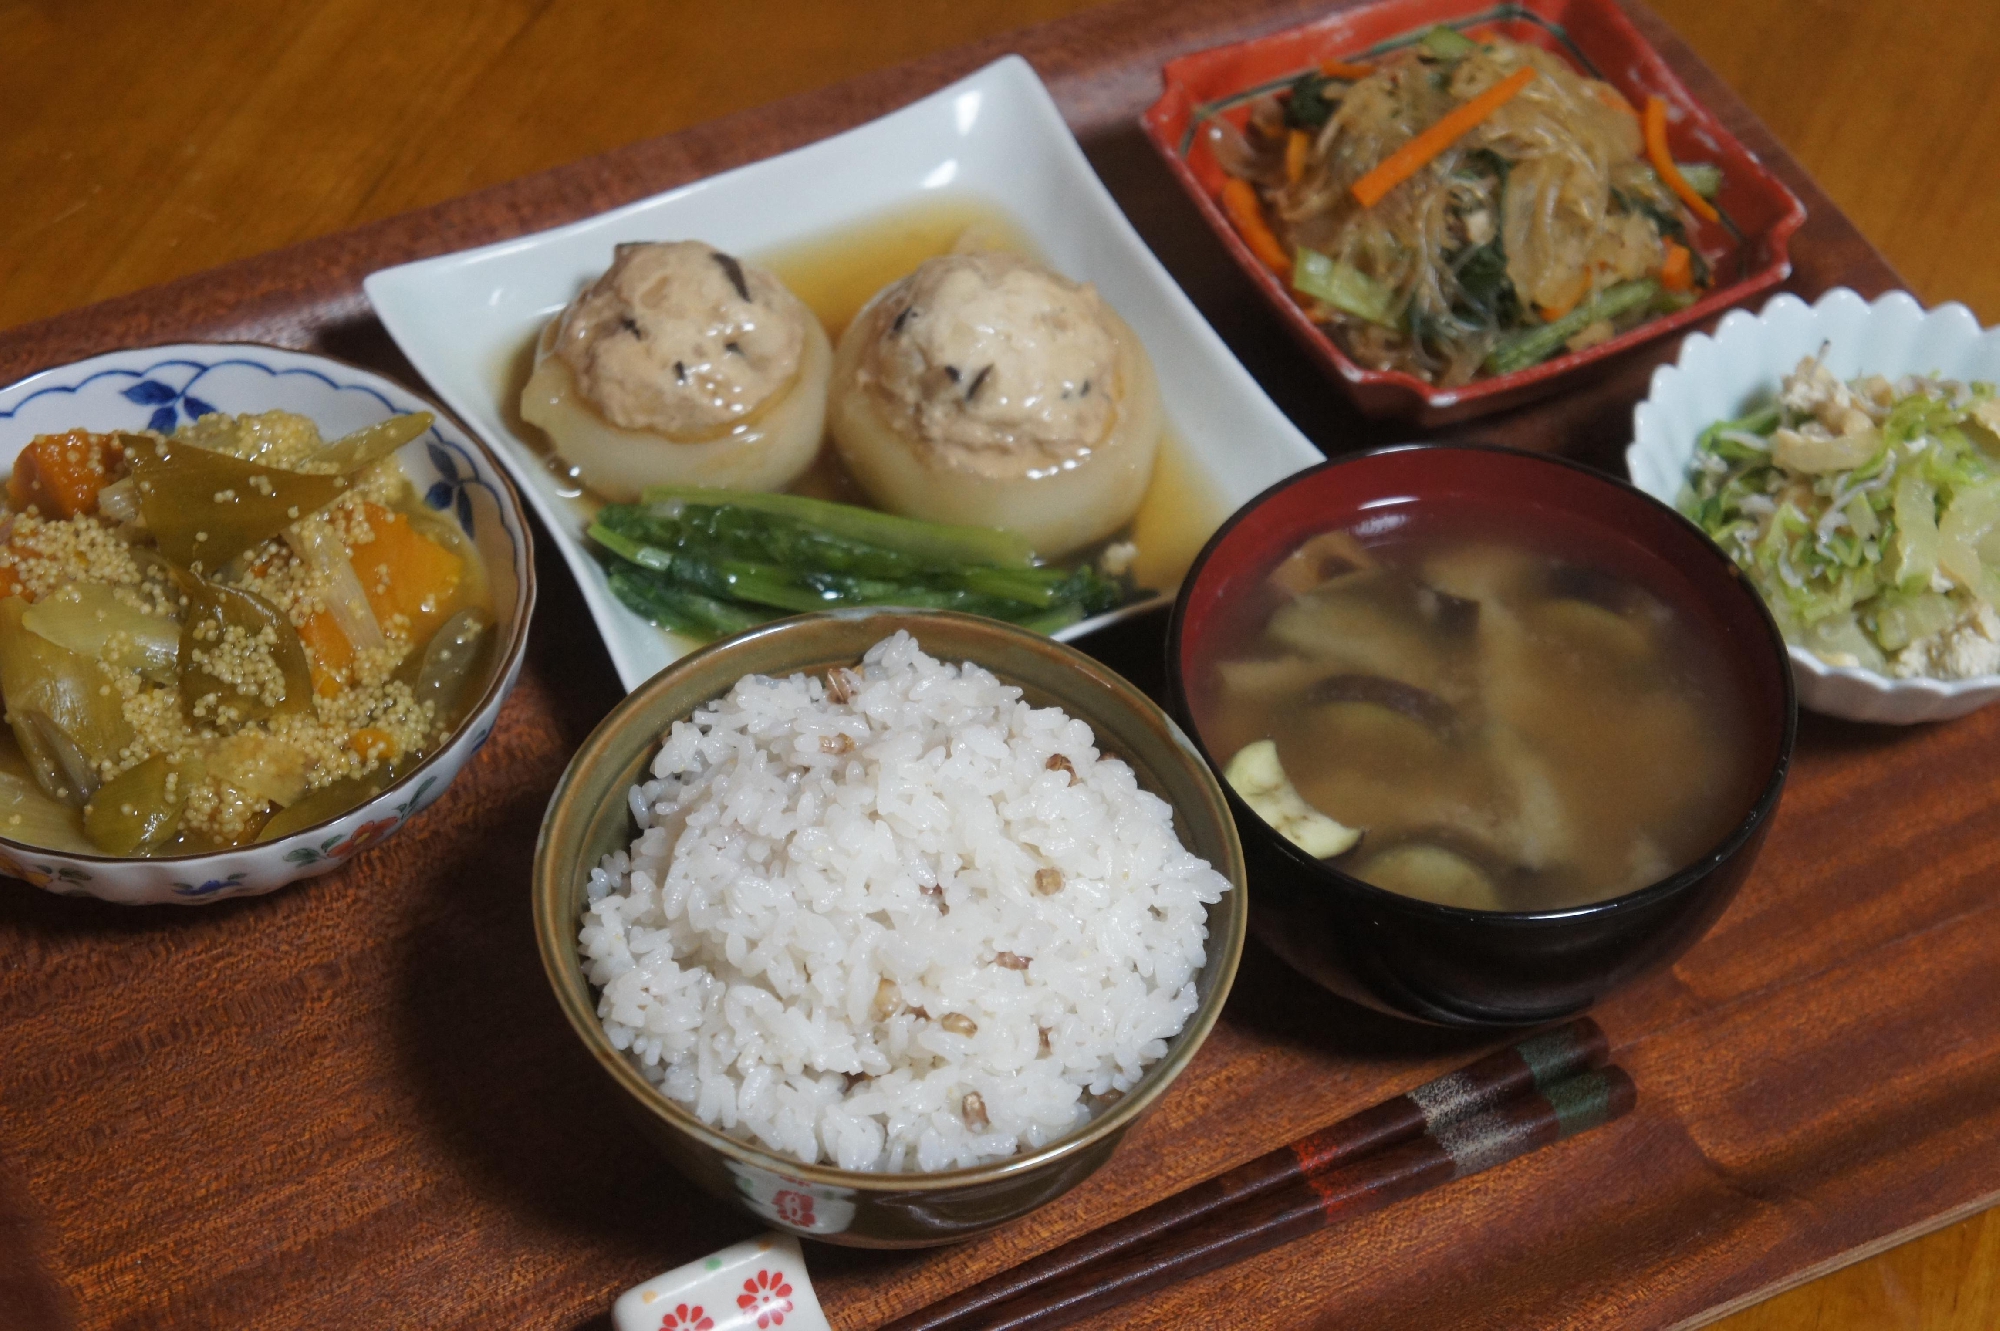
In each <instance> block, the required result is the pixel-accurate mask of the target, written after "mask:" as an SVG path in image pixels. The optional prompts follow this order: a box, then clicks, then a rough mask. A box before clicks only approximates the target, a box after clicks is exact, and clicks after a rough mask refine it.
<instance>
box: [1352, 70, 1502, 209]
mask: <svg viewBox="0 0 2000 1331" xmlns="http://www.w3.org/2000/svg"><path fill="white" fill-rule="evenodd" d="M1534 77H1535V67H1534V66H1533V65H1524V66H1522V67H1521V68H1520V69H1517V70H1515V71H1514V72H1513V73H1512V74H1509V75H1508V76H1507V77H1506V78H1504V79H1501V80H1500V81H1499V82H1498V83H1496V84H1494V85H1493V86H1492V87H1490V88H1488V89H1487V90H1486V91H1485V92H1482V93H1480V94H1479V95H1478V96H1477V97H1472V98H1468V99H1467V100H1466V101H1464V102H1463V103H1461V104H1459V105H1458V106H1456V107H1453V108H1452V109H1451V111H1450V112H1448V113H1447V114H1445V115H1444V116H1442V117H1440V118H1439V119H1438V122H1437V123H1436V124H1435V125H1432V126H1431V127H1430V128H1429V129H1427V130H1425V131H1424V132H1423V133H1421V134H1419V135H1417V136H1416V137H1415V138H1413V139H1411V140H1410V141H1409V142H1408V143H1406V144H1404V145H1403V146H1402V147H1400V148H1398V149H1396V151H1394V152H1392V153H1390V154H1389V155H1388V156H1387V157H1384V158H1383V159H1382V160H1381V161H1380V162H1378V163H1376V164H1375V168H1374V169H1373V170H1372V171H1370V172H1369V173H1368V174H1367V175H1365V176H1363V177H1361V179H1359V180H1357V181H1355V182H1354V197H1355V198H1356V199H1358V200H1359V201H1360V203H1361V206H1362V207H1363V208H1373V207H1374V206H1375V205H1376V204H1378V203H1380V202H1381V201H1382V196H1383V195H1385V194H1387V193H1388V192H1389V191H1390V190H1392V189H1394V188H1396V186H1398V185H1400V184H1402V183H1403V182H1404V181H1406V180H1408V179H1409V178H1410V177H1411V176H1414V175H1415V174H1417V172H1419V171H1421V170H1423V169H1424V167H1425V165H1426V164H1428V163H1429V162H1430V160H1431V159H1432V158H1433V157H1436V156H1437V155H1438V154H1439V153H1441V152H1443V151H1444V150H1445V149H1446V148H1449V147H1450V146H1451V145H1452V144H1453V143H1455V142H1456V141H1457V140H1458V139H1459V138H1460V137H1461V136H1463V135H1464V134H1466V133H1467V132H1468V131H1470V130H1471V129H1472V128H1473V127H1474V126H1475V125H1477V124H1478V123H1479V122H1480V121H1482V120H1484V119H1486V117H1488V116H1490V115H1492V114H1493V113H1494V112H1495V111H1497V110H1499V109H1500V108H1501V107H1503V106H1505V105H1506V104H1507V103H1508V102H1510V101H1512V100H1514V95H1515V94H1516V93H1518V92H1520V91H1521V89H1523V88H1525V87H1527V86H1528V84H1529V82H1530V81H1531V80H1532V79H1533V78H1534Z"/></svg>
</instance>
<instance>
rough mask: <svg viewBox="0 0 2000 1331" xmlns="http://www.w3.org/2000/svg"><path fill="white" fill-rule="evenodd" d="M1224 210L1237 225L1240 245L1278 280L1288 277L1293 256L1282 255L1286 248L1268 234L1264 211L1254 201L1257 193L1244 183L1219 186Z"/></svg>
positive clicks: (1241, 181)
mask: <svg viewBox="0 0 2000 1331" xmlns="http://www.w3.org/2000/svg"><path fill="white" fill-rule="evenodd" d="M1222 207H1223V211H1225V212H1227V213H1228V214H1229V220H1230V221H1231V222H1232V223H1234V224H1235V226H1236V234H1237V235H1239V236H1242V237H1243V243H1244V244H1246V245H1248V246H1249V247H1250V252H1251V253H1252V254H1254V255H1256V256H1257V257H1258V258H1259V259H1262V260H1263V261H1264V266H1265V267H1267V268H1269V269H1270V270H1271V271H1272V272H1274V273H1276V274H1277V275H1278V276H1280V277H1290V276H1291V273H1292V256H1291V255H1289V254H1287V253H1285V247H1284V246H1283V245H1281V244H1279V243H1278V238H1277V236H1275V235H1273V234H1272V232H1271V227H1270V224H1269V223H1267V222H1266V221H1265V220H1264V210H1263V208H1262V207H1261V206H1260V205H1259V204H1258V202H1257V190H1256V188H1255V187H1254V186H1252V185H1251V183H1250V182H1249V181H1247V180H1237V179H1234V178H1232V179H1231V180H1229V181H1228V182H1227V183H1226V184H1224V185H1223V187H1222Z"/></svg>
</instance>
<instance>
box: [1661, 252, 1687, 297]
mask: <svg viewBox="0 0 2000 1331" xmlns="http://www.w3.org/2000/svg"><path fill="white" fill-rule="evenodd" d="M1660 285H1661V286H1663V287H1665V288H1666V289H1667V290H1668V291H1692V290H1694V255H1693V254H1692V253H1690V252H1689V250H1688V247H1687V246H1685V245H1677V244H1675V243H1674V242H1673V241H1671V240H1670V241H1668V242H1667V257H1666V258H1665V259H1664V260H1662V261H1661V263H1660Z"/></svg>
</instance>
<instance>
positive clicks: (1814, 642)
mask: <svg viewBox="0 0 2000 1331" xmlns="http://www.w3.org/2000/svg"><path fill="white" fill-rule="evenodd" d="M1824 354H1825V352H1824V350H1822V352H1821V355H1822V356H1823V355H1824ZM1680 508H1681V511H1682V512H1684V513H1686V514H1687V515H1688V516H1689V517H1691V518H1693V519H1694V520H1695V521H1696V522H1698V523H1700V524H1701V526H1702V528H1703V530H1705V531H1706V532H1707V533H1708V534H1709V536H1711V537H1712V538H1713V539H1714V540H1715V542H1716V543H1717V544H1718V545H1720V546H1721V547H1722V548H1723V549H1724V550H1726V551H1728V552H1729V554H1730V556H1731V557H1732V558H1734V559H1735V560H1736V562H1737V563H1738V564H1739V565H1741V566H1742V567H1743V569H1744V570H1745V571H1746V572H1748V573H1749V575H1750V577H1751V579H1752V580H1753V581H1754V582H1755V583H1756V584H1757V588H1758V590H1759V591H1761V592H1762V593H1763V595H1764V599H1765V601H1766V602H1767V603H1768V604H1769V605H1770V607H1771V613H1772V614H1773V615H1774V616H1775V617H1776V618H1777V621H1778V625H1779V627H1780V628H1781V629H1782V630H1783V631H1784V634H1785V638H1786V640H1787V641H1789V642H1792V643H1794V644H1796V645H1798V646H1800V647H1803V648H1805V649H1806V650H1808V651H1810V652H1812V653H1813V654H1815V655H1816V656H1818V657H1819V658H1820V659H1821V660H1823V661H1825V662H1827V664H1829V665H1836V666H1859V667H1862V668H1863V669H1867V670H1874V671H1878V672H1881V673H1883V674H1888V675H1894V676H1898V677H1904V678H1908V677H1914V676H1930V677H1932V678H1937V679H1962V678H1966V677H1969V676H1973V675H1988V674H1994V673H2000V613H1996V611H1995V606H1996V605H1997V604H2000V401H1996V399H1995V397H1994V389H1993V385H1992V384H1987V383H1974V384H1962V383H1956V382H1953V381H1950V380H1943V379H1935V378H1920V377H1916V376H1906V377H1904V378H1902V379H1899V380H1896V381H1893V382H1892V381H1890V380H1889V379H1886V378H1884V377H1883V376H1881V375H1879V374H1875V375H1866V376H1863V377H1862V378H1858V379H1855V380H1853V381H1852V382H1851V383H1842V382H1841V381H1840V380H1839V379H1838V378H1837V377H1836V376H1835V375H1834V374H1833V373H1832V372H1831V371H1830V370H1828V369H1827V368H1826V366H1825V365H1824V364H1823V363H1822V362H1821V360H1820V359H1819V358H1816V357H1812V356H1808V357H1807V358H1806V359H1804V360H1802V361H1800V362H1799V365H1798V368H1797V369H1795V370H1793V371H1792V373H1791V374H1789V375H1787V376H1786V378H1785V380H1784V383H1783V385H1782V387H1781V388H1780V391H1779V393H1778V399H1777V401H1776V402H1775V403H1773V404H1772V405H1771V406H1769V407H1766V408H1764V409H1763V410H1761V411H1758V412H1755V413H1753V414H1751V415H1749V416H1746V417H1744V418H1743V419H1741V420H1734V421H1719V422H1717V423H1716V424H1714V425H1711V426H1709V427H1708V429H1706V430H1704V431H1703V432H1702V435H1701V438H1700V441H1699V442H1698V444H1697V445H1696V452H1695V459H1694V463H1693V466H1692V469H1691V470H1690V472H1689V475H1688V483H1687V485H1686V487H1685V488H1684V489H1683V491H1682V493H1681V496H1680Z"/></svg>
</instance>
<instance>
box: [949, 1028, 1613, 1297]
mask: <svg viewBox="0 0 2000 1331" xmlns="http://www.w3.org/2000/svg"><path fill="white" fill-rule="evenodd" d="M1637 1095H1638V1092H1637V1090H1636V1088H1634V1086H1633V1085H1632V1079H1631V1078H1630V1077H1628V1076H1627V1075H1626V1074H1625V1072H1624V1070H1623V1069H1621V1068H1616V1067H1605V1068H1596V1069H1593V1070H1591V1071H1588V1072H1580V1073H1578V1074H1577V1075H1575V1076H1573V1077H1570V1078H1568V1079H1567V1080H1564V1081H1560V1082H1557V1083H1556V1084H1555V1085H1553V1086H1549V1087H1546V1088H1544V1089H1540V1090H1535V1091H1530V1092H1528V1093H1527V1094H1525V1095H1521V1096H1518V1097H1516V1098H1515V1099H1513V1100H1512V1101H1509V1102H1508V1103H1506V1104H1503V1105H1501V1106H1500V1107H1499V1108H1497V1109H1489V1110H1487V1111H1485V1112H1484V1113H1480V1114H1475V1115H1473V1116H1472V1117H1471V1118H1467V1119H1462V1120H1460V1121H1459V1122H1457V1123H1454V1124H1452V1125H1450V1126H1448V1127H1446V1128H1444V1129H1442V1130H1441V1131H1438V1132H1434V1133H1425V1134H1424V1135H1423V1136H1421V1137H1418V1138H1417V1139H1416V1140H1414V1141H1406V1142H1403V1143H1401V1144H1400V1145H1395V1146H1390V1147H1388V1148H1386V1149H1383V1150H1377V1151H1373V1152H1370V1153H1369V1154H1366V1155H1363V1156H1360V1157H1358V1158H1355V1159H1352V1160H1350V1161H1348V1162H1347V1163H1346V1164H1342V1165H1336V1166H1334V1167H1333V1168H1331V1169H1328V1170H1325V1171H1323V1172H1321V1173H1318V1174H1310V1175H1302V1176H1300V1177H1298V1178H1296V1179H1293V1180H1291V1181H1290V1182H1288V1183H1285V1184H1283V1185H1281V1186H1278V1187H1275V1188H1272V1189H1270V1190H1269V1191H1267V1192H1265V1193H1264V1194H1262V1195H1261V1196H1257V1197H1253V1198H1251V1199H1250V1200H1248V1201H1246V1202H1242V1203H1240V1204H1238V1205H1235V1206H1231V1207H1227V1208H1224V1209H1223V1210H1221V1211H1220V1212H1218V1213H1216V1214H1213V1215H1211V1216H1210V1217H1208V1218H1207V1219H1205V1220H1202V1221H1200V1222H1198V1223H1196V1224H1194V1225H1190V1226H1188V1227H1187V1228H1185V1229H1178V1230H1175V1231H1173V1232H1172V1233H1170V1234H1169V1235H1167V1237H1166V1238H1165V1239H1164V1240H1163V1241H1162V1242H1161V1243H1159V1244H1157V1245H1155V1246H1153V1247H1152V1248H1149V1249H1146V1250H1144V1251H1139V1252H1123V1253H1120V1254H1119V1255H1118V1256H1115V1257H1112V1258H1109V1259H1107V1260H1105V1261H1102V1262H1097V1263H1093V1264H1091V1265H1089V1266H1086V1267H1084V1268H1083V1269H1081V1270H1078V1271H1073V1272H1070V1273H1068V1274H1066V1275H1063V1276H1060V1277H1057V1278H1056V1279H1053V1280H1049V1281H1045V1282H1043V1283H1042V1284H1040V1285H1038V1286H1036V1287H1035V1288H1033V1289H1032V1290H1030V1291H1028V1292H1027V1293H1026V1294H1024V1295H1022V1296H1020V1297H1018V1298H1014V1299H1010V1300H1008V1301H1007V1302H1005V1303H1002V1304H1000V1305H998V1306H997V1307H991V1308H987V1309H985V1310H983V1311H982V1313H981V1314H980V1316H979V1317H978V1319H977V1325H978V1326H979V1327H981V1328H982V1329H983V1331H1051V1328H1054V1327H1060V1326H1067V1325H1068V1324H1069V1323H1071V1322H1073V1321H1075V1320H1076V1319H1078V1318H1080V1317H1084V1316H1087V1315H1088V1314H1090V1313H1093V1312H1097V1311H1099V1310H1100V1309H1103V1308H1106V1307H1109V1306H1111V1305H1113V1304H1117V1303H1122V1302H1124V1301H1125V1300H1127V1299H1131V1298H1136V1297H1138V1296H1139V1295H1142V1294H1146V1293H1150V1292H1151V1291H1153V1290H1156V1289H1161V1288H1164V1287H1166V1286H1168V1285H1173V1284H1178V1283H1179V1282H1181V1281H1183V1280H1187V1279H1190V1278H1192V1277H1194V1276H1197V1275H1200V1274H1201V1273H1203V1272H1205V1271H1213V1270H1215V1269H1216V1268H1217V1267H1221V1266H1227V1265H1229V1264H1230V1263H1232V1262H1238V1261H1241V1260H1243V1259H1244V1258H1246V1257H1250V1256H1254V1255H1255V1254H1257V1253H1260V1252H1266V1251H1268V1250H1270V1249H1272V1248H1275V1247H1278V1246H1279V1245H1281V1244H1285V1243H1290V1242H1291V1241H1292V1240H1293V1239H1296V1238H1301V1237H1303V1236H1305V1235H1307V1234H1310V1233H1313V1232H1314V1231H1316V1230H1320V1229H1324V1228H1326V1227H1327V1226H1329V1225H1333V1224H1337V1223H1339V1222H1341V1221H1344V1220H1349V1219H1352V1218H1354V1217H1356V1216H1362V1215H1366V1214H1368V1213H1369V1212H1371V1211H1379V1210H1381V1209H1382V1208H1383V1207H1385V1206H1388V1205H1390V1204H1391V1203H1393V1202H1398V1201H1401V1200H1403V1199H1404V1198H1407V1197H1414V1196H1416V1195H1417V1194H1419V1193H1423V1192H1428V1191H1430V1190H1431V1189H1432V1188H1436V1187H1441V1186H1443V1185H1444V1184H1446V1183H1449V1182H1451V1181H1452V1180H1454V1179H1461V1178H1465V1177H1467V1176H1469V1175H1472V1174H1477V1173H1479V1172H1480V1171H1482V1170H1486V1169H1491V1168H1492V1167H1493V1166H1495V1165H1498V1164H1502V1163H1505V1162H1506V1161H1508V1160H1512V1159H1514V1158H1515V1157H1517V1156H1521V1155H1525V1154H1527V1153H1528V1152H1530V1151H1533V1150H1536V1149H1538V1148H1540V1147H1543V1146H1547V1145H1549V1144H1550V1143H1552V1142H1556V1141H1560V1140H1561V1139H1562V1138H1564V1137H1570V1136H1574V1135H1576V1134H1577V1133H1579V1132H1584V1131H1587V1130H1588V1129H1590V1128H1594V1127H1596V1126H1598V1125H1599V1124H1601V1123H1608V1122H1610V1121H1611V1120H1612V1119H1615V1118H1618V1117H1621V1116H1622V1115H1624V1114H1625V1113H1627V1112H1629V1111H1630V1110H1631V1108H1632V1105H1633V1103H1634V1102H1635V1101H1636V1099H1637ZM971 1324H972V1323H970V1322H968V1323H964V1325H971Z"/></svg>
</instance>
